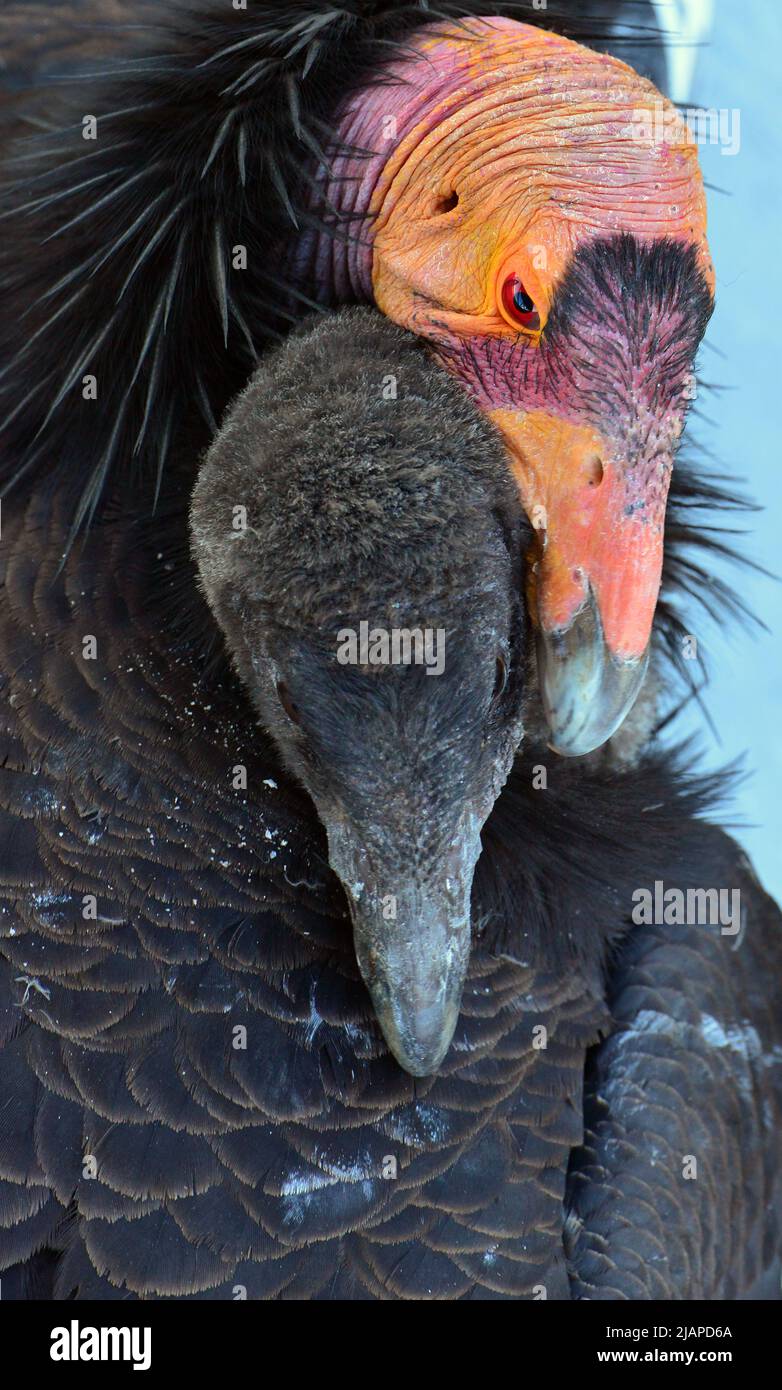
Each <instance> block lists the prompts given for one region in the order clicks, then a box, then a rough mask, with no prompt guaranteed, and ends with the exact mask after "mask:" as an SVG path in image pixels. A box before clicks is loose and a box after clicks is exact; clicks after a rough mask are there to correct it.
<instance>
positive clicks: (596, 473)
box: [585, 454, 603, 487]
mask: <svg viewBox="0 0 782 1390" xmlns="http://www.w3.org/2000/svg"><path fill="white" fill-rule="evenodd" d="M585 472H586V479H587V483H588V484H589V486H590V487H599V486H600V484H601V483H602V481H603V460H602V459H601V457H600V455H599V454H591V455H590V456H589V458H588V459H587V461H586V467H585Z"/></svg>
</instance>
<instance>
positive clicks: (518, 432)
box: [297, 18, 713, 754]
mask: <svg viewBox="0 0 782 1390" xmlns="http://www.w3.org/2000/svg"><path fill="white" fill-rule="evenodd" d="M339 135H340V138H341V140H342V141H343V142H344V148H343V151H342V152H341V153H340V154H338V155H337V156H336V157H335V159H334V160H333V162H332V164H331V166H330V168H329V169H328V170H326V169H325V168H324V169H323V170H322V172H321V180H322V183H323V185H324V186H325V192H326V196H327V198H328V203H329V205H330V206H331V207H332V208H333V209H334V210H335V211H336V212H337V213H339V214H342V215H347V216H349V217H350V218H351V226H352V228H353V235H352V237H347V238H345V237H344V236H343V237H342V238H341V239H339V238H336V239H333V238H332V237H331V236H330V235H329V234H328V232H327V231H325V230H324V229H322V228H321V229H320V230H319V231H317V232H311V233H310V234H309V236H308V237H306V238H305V239H304V242H303V243H302V244H301V245H300V246H299V248H298V250H297V263H298V266H299V269H300V270H304V269H306V272H307V278H308V280H309V281H310V282H311V281H312V280H313V279H314V280H315V281H316V282H319V283H320V284H321V285H326V286H328V287H329V289H330V292H331V294H332V296H333V297H336V298H338V299H339V298H342V299H344V298H349V297H351V296H353V297H355V296H360V297H364V298H366V299H370V300H373V301H374V302H375V303H376V304H377V306H378V307H379V308H380V309H381V310H382V311H383V312H384V313H385V314H387V315H388V316H389V317H390V318H392V319H393V320H395V321H396V322H397V323H399V324H402V325H404V326H405V327H407V328H409V329H411V330H412V331H413V332H415V333H417V334H419V335H420V336H421V337H422V338H423V339H424V340H426V342H427V343H429V344H430V346H431V347H432V349H433V350H434V351H435V353H436V355H437V356H438V358H439V360H440V361H441V362H442V363H443V364H444V365H445V366H446V367H447V368H448V369H449V370H450V371H451V372H453V374H454V375H455V376H456V378H457V379H458V380H459V381H460V382H461V383H462V385H463V386H464V387H465V388H466V389H467V391H468V392H469V393H470V394H471V395H472V397H473V398H474V399H475V400H476V402H477V403H478V405H479V406H480V407H481V409H482V410H483V411H484V412H485V413H486V414H487V415H488V416H489V417H490V418H491V419H492V420H493V421H494V422H495V424H496V425H497V426H498V427H499V429H500V431H501V432H502V435H503V437H504V440H505V443H506V447H507V450H508V453H509V455H510V459H511V463H512V468H513V473H514V476H515V478H516V481H517V484H518V488H519V492H520V496H521V498H522V501H523V504H524V507H525V510H526V512H527V515H528V516H529V518H530V519H531V521H532V524H533V527H534V530H535V537H534V545H532V546H531V547H530V553H529V556H528V561H529V564H528V570H527V584H528V589H529V597H530V611H531V614H532V617H533V620H534V622H535V625H536V629H537V634H536V635H537V646H538V655H539V665H540V674H541V686H542V694H543V699H544V705H545V708H546V711H547V715H548V721H549V727H550V736H551V742H552V745H553V746H554V747H555V748H556V749H557V750H558V751H559V752H561V753H565V754H580V753H585V752H587V751H589V750H590V749H593V748H596V747H597V746H599V745H600V744H601V743H602V742H604V740H605V739H607V738H608V737H609V736H610V735H611V734H612V733H613V731H614V730H615V729H616V728H617V726H618V725H619V723H620V722H621V720H622V719H623V718H624V716H625V714H626V713H627V710H628V709H629V708H630V706H631V704H632V702H633V700H634V699H635V697H636V695H637V693H638V690H639V688H640V685H641V682H642V680H643V676H644V672H645V669H646V662H647V658H648V647H649V639H650V633H651V626H652V619H653V615H654V609H655V604H656V600H657V596H658V591H659V587H660V577H661V569H662V556H663V530H664V519H665V505H666V497H667V492H668V484H669V480H670V475H671V468H672V464H673V459H674V455H675V452H676V448H677V444H678V441H679V438H680V435H681V432H682V428H683V424H684V418H685V413H686V409H687V402H688V399H689V397H690V396H691V394H692V393H691V384H692V380H693V378H692V368H693V359H694V355H695V351H696V348H697V346H698V343H699V342H700V339H701V336H702V334H703V332H704V329H705V325H706V322H707V320H708V317H709V314H710V312H711V304H712V288H713V271H712V266H711V261H710V257H709V252H708V248H707V244H706V235H705V226H706V221H705V219H706V213H705V198H704V192H703V186H702V181H701V176H700V172H699V169H698V161H697V155H696V151H695V147H694V143H693V141H692V139H691V138H690V136H689V134H688V131H687V128H686V126H685V124H684V122H683V121H682V120H681V119H680V117H679V116H678V114H677V113H676V111H675V108H674V107H673V106H671V104H670V103H668V102H666V101H665V100H664V99H663V98H662V96H661V95H660V94H659V92H658V91H657V90H656V89H655V88H654V87H653V86H652V84H651V83H649V82H648V81H646V80H645V79H643V78H641V77H639V76H638V74H637V73H635V72H634V71H632V69H630V68H629V67H627V66H626V65H625V64H623V63H621V62H619V61H618V60H616V59H614V58H609V57H607V56H605V55H603V54H598V53H595V52H592V51H590V50H588V49H586V48H582V47H581V46H579V45H578V44H575V43H572V42H570V41H569V40H567V39H564V38H561V37H559V36H557V35H554V34H550V33H546V32H545V31H543V30H540V29H535V28H531V27H529V26H527V25H524V24H519V23H516V22H515V21H513V20H509V19H499V18H489V19H468V20H465V21H464V22H463V23H461V24H459V25H456V24H453V23H451V24H439V25H431V26H428V27H426V28H424V29H422V30H421V31H419V32H418V33H417V34H416V35H415V36H414V38H413V39H412V41H411V42H410V43H409V45H408V46H407V47H406V49H405V51H404V53H403V54H402V55H401V56H399V57H397V58H395V59H394V60H393V61H391V62H390V63H389V64H388V66H387V67H386V68H385V70H384V72H383V74H382V80H376V81H375V82H374V84H373V85H371V86H369V87H368V88H366V89H365V90H363V91H361V92H359V93H358V95H357V96H354V97H352V98H351V99H350V100H349V101H348V102H346V103H345V105H344V107H343V109H342V111H341V113H340V120H339ZM362 219H363V220H362ZM356 225H357V226H358V228H359V230H358V232H356V231H355V227H356Z"/></svg>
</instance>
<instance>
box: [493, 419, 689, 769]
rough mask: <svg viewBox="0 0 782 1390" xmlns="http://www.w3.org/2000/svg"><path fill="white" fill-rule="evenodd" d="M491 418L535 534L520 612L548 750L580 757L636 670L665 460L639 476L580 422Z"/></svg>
mask: <svg viewBox="0 0 782 1390" xmlns="http://www.w3.org/2000/svg"><path fill="white" fill-rule="evenodd" d="M491 416H492V419H493V420H494V423H495V424H496V425H497V426H498V428H499V429H500V430H501V432H502V434H503V436H504V439H505V443H506V446H507V448H508V450H509V453H510V456H511V462H512V468H513V473H514V476H515V478H516V480H517V482H518V485H519V490H520V493H521V498H522V502H523V504H524V508H525V510H526V512H527V515H528V516H529V518H530V520H531V522H532V525H533V527H534V528H535V531H536V536H537V544H536V547H535V553H534V554H533V555H532V556H531V557H530V559H531V562H532V563H531V566H530V610H531V612H532V614H533V618H534V620H535V622H536V626H537V630H538V631H537V640H538V658H539V666H540V676H541V692H542V696H543V703H544V707H545V711H546V716H547V719H548V722H549V727H550V730H551V745H552V747H553V748H555V749H556V751H557V752H559V753H563V754H566V755H570V756H575V755H578V754H582V753H588V752H590V751H591V750H592V749H594V748H597V747H599V746H600V744H602V743H604V742H605V740H606V739H607V738H610V737H611V735H612V734H613V733H614V732H615V730H616V729H617V728H618V727H619V725H620V724H621V722H622V720H623V719H624V717H625V715H626V714H627V712H628V710H629V709H630V707H631V705H632V703H633V701H634V699H635V697H636V695H637V694H638V690H639V688H640V685H641V683H642V681H643V678H644V675H645V672H646V667H647V664H648V652H649V641H650V637H651V630H652V622H653V619H654V610H655V605H656V603H657V596H658V593H659V589H660V578H661V573H662V560H663V533H664V522H665V501H666V496H667V490H668V477H669V474H670V460H669V459H666V458H665V456H663V457H662V459H660V460H657V461H656V463H655V465H654V468H655V470H656V471H655V473H654V476H653V477H652V478H651V479H650V476H649V472H648V468H647V469H645V470H644V469H642V468H641V466H640V465H639V464H635V465H634V466H630V465H629V464H628V461H627V460H622V459H620V458H617V457H616V456H615V451H614V448H613V446H612V445H611V444H610V442H609V441H608V440H606V439H605V438H604V437H602V435H601V434H599V433H598V432H597V431H596V430H594V429H592V428H590V427H587V426H583V425H577V424H572V423H570V422H569V421H567V420H563V419H560V418H558V417H556V416H553V415H550V414H548V413H547V412H545V411H531V412H529V413H522V412H516V411H513V410H505V409H503V410H493V411H491ZM641 475H643V476H641Z"/></svg>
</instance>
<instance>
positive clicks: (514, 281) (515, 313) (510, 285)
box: [502, 275, 540, 331]
mask: <svg viewBox="0 0 782 1390" xmlns="http://www.w3.org/2000/svg"><path fill="white" fill-rule="evenodd" d="M502 306H503V308H504V309H505V311H506V313H507V315H508V317H509V318H510V319H512V320H513V322H514V323H517V324H519V326H520V327H521V328H529V329H532V330H533V331H536V330H537V329H539V328H540V314H539V313H538V311H537V309H536V308H535V305H534V304H533V302H532V300H531V299H530V297H529V295H528V294H527V291H526V290H525V288H524V286H523V284H522V283H521V280H520V279H519V277H518V275H509V276H508V278H507V279H506V281H505V284H504V285H503V287H502Z"/></svg>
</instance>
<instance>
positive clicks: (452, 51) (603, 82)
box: [371, 19, 714, 336]
mask: <svg viewBox="0 0 782 1390" xmlns="http://www.w3.org/2000/svg"><path fill="white" fill-rule="evenodd" d="M464 29H467V30H468V31H470V36H469V37H465V33H464ZM444 33H445V30H444V28H443V27H441V26H438V28H437V34H436V36H429V37H427V35H426V31H423V32H422V35H421V36H420V37H419V38H418V40H417V41H416V43H415V44H414V47H415V48H416V49H417V50H418V51H419V52H420V54H421V58H422V60H423V61H422V62H421V63H420V64H418V65H417V69H412V70H411V69H407V70H406V74H405V76H406V81H407V82H408V83H409V82H411V81H415V75H416V71H417V72H418V80H419V82H420V84H421V88H422V90H423V91H427V90H429V91H431V89H432V86H433V65H434V66H435V69H441V70H444V71H445V72H446V73H447V75H448V81H447V83H444V84H443V85H444V86H445V91H444V92H443V94H442V95H441V96H440V97H439V98H437V97H436V96H435V97H433V98H432V101H431V103H427V105H426V109H425V112H424V114H423V115H422V119H421V121H420V122H419V124H418V125H417V126H416V127H415V128H414V129H413V130H411V131H410V132H409V133H408V134H407V135H406V136H405V138H404V139H403V140H402V141H401V143H400V144H399V145H398V147H397V148H396V149H395V150H394V152H393V154H392V156H391V157H390V158H389V159H388V161H387V163H386V165H385V168H384V171H383V176H382V178H381V180H380V181H379V182H378V184H377V186H376V188H375V192H374V197H373V206H372V209H371V211H372V212H373V214H374V217H375V222H374V233H373V264H372V283H373V289H374V294H375V300H376V302H377V305H378V307H379V308H380V309H382V311H383V312H384V313H386V314H387V315H388V316H389V317H390V318H392V319H394V320H395V321H396V322H397V323H404V324H405V325H406V326H407V327H409V328H411V329H413V330H414V331H415V332H417V333H422V332H424V331H426V328H427V325H430V326H431V328H432V329H433V330H436V329H438V328H440V327H442V326H447V327H448V328H451V329H452V330H453V331H454V332H456V333H459V334H462V335H470V334H474V333H489V332H490V333H494V334H505V335H507V336H515V335H516V334H517V332H518V330H517V329H516V328H515V327H514V326H513V325H512V324H510V323H508V322H506V320H505V319H504V317H503V315H502V312H501V309H500V308H499V307H498V305H499V295H498V292H497V285H498V282H499V283H501V282H502V279H503V278H504V276H505V274H506V273H507V272H508V271H509V270H514V271H516V272H517V273H520V275H521V278H522V279H523V280H524V283H525V285H526V287H527V289H528V290H529V292H530V293H531V295H532V297H533V299H535V301H536V303H537V304H538V305H539V307H540V313H541V326H545V318H546V314H547V312H548V309H549V308H550V305H551V302H552V299H553V295H554V291H555V289H556V286H557V283H558V281H559V280H560V279H561V277H562V274H563V272H564V270H565V268H566V266H567V264H568V262H569V261H570V260H571V259H572V257H573V254H574V252H575V251H576V249H577V248H578V246H579V245H580V244H581V243H582V242H584V241H585V240H588V239H590V238H594V237H597V236H601V235H602V236H605V235H610V234H611V233H615V232H630V233H632V234H633V235H635V236H637V237H639V238H641V239H643V240H649V239H652V238H654V237H661V236H669V237H681V238H682V239H683V240H686V241H687V242H690V243H693V244H695V245H696V246H697V247H698V250H699V255H700V259H701V264H702V268H703V272H704V275H705V277H706V279H707V281H708V282H709V284H710V285H711V287H712V288H713V280H714V272H713V268H712V264H711V258H710V256H709V250H708V246H707V242H706V200H705V194H704V191H703V181H702V179H701V175H700V170H699V166H698V158H697V151H696V148H695V146H694V145H693V143H692V140H691V137H690V136H689V133H688V130H687V127H686V125H685V123H684V121H682V120H681V118H680V117H679V116H678V114H677V112H676V108H675V107H674V106H672V104H671V103H670V102H668V101H666V100H665V98H663V97H662V96H661V95H660V93H659V92H658V91H657V89H656V88H655V87H654V86H653V85H652V83H651V82H648V81H647V80H646V79H645V78H642V77H639V76H638V74H637V73H636V72H634V71H633V69H632V68H629V67H627V65H626V64H624V63H622V62H620V61H619V60H618V59H616V58H609V57H606V56H605V55H603V54H598V53H594V52H592V51H591V50H590V49H587V48H583V47H582V46H581V45H580V44H577V43H573V42H572V41H571V40H570V39H565V38H561V37H560V36H559V35H555V34H549V33H546V32H545V31H543V30H541V29H535V28H532V27H531V26H528V25H525V24H518V23H516V22H515V21H513V20H504V19H491V20H473V21H470V22H468V23H467V24H466V25H465V26H464V27H463V28H459V27H457V26H453V33H452V35H451V36H449V37H443V34H444ZM408 99H409V98H408ZM655 111H658V112H659V111H662V113H663V116H664V120H662V121H660V120H659V119H658V120H657V121H656V122H655V121H654V120H653V119H652V115H653V113H654V112H655ZM661 126H662V127H664V133H665V139H664V140H659V139H658V138H655V137H656V135H657V134H658V133H659V129H660V127H661ZM454 193H456V194H457V196H458V202H457V203H456V204H455V206H453V207H451V208H450V210H448V211H442V210H441V209H443V208H444V207H447V205H448V203H449V201H450V199H451V197H452V195H453V194H454ZM433 306H436V308H435V307H433Z"/></svg>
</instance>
